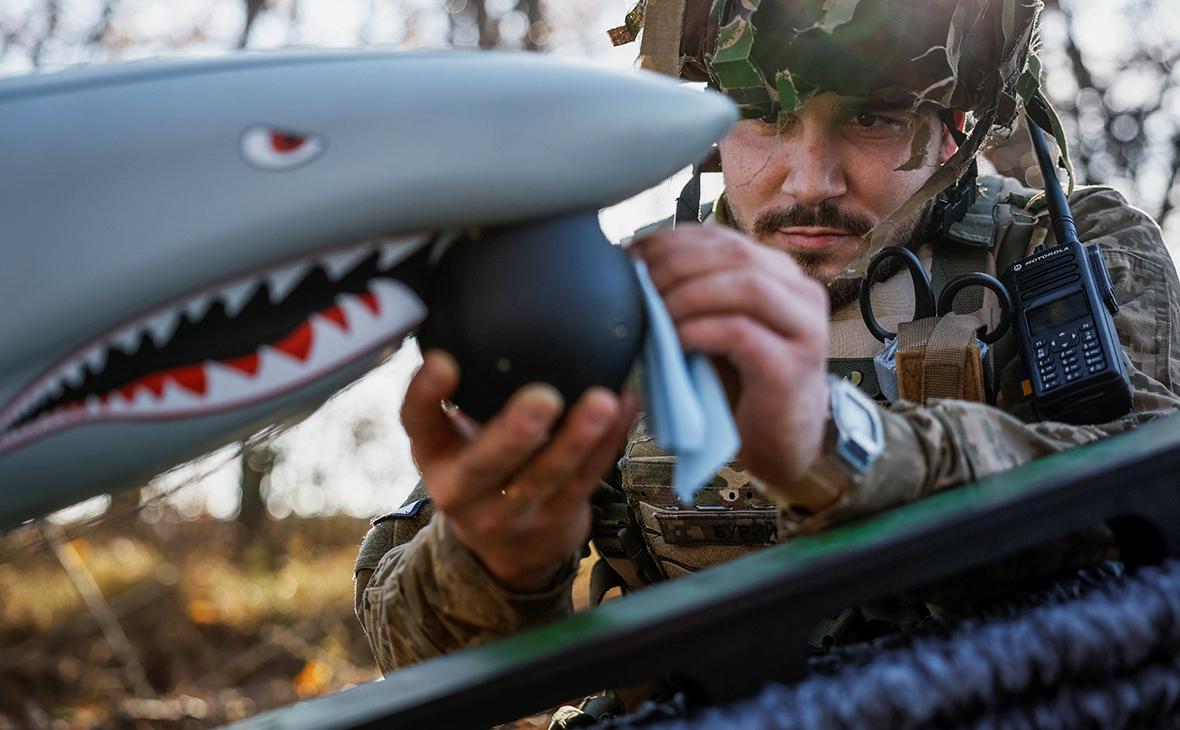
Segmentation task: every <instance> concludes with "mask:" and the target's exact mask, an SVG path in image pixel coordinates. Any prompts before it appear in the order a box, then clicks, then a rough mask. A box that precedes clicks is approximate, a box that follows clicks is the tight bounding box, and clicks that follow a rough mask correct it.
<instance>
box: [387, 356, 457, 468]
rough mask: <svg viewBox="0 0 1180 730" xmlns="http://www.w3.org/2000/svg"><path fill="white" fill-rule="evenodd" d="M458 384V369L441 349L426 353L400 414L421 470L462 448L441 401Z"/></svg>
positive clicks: (412, 379)
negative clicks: (426, 465)
mask: <svg viewBox="0 0 1180 730" xmlns="http://www.w3.org/2000/svg"><path fill="white" fill-rule="evenodd" d="M458 384H459V366H458V364H457V363H456V362H455V359H454V358H453V357H451V356H450V355H448V354H447V353H445V352H443V351H441V350H431V351H429V352H427V353H425V354H424V355H423V358H422V367H421V368H419V369H418V372H417V373H415V374H414V377H413V378H411V379H410V385H409V387H408V388H407V389H406V397H405V400H404V401H403V402H402V414H401V415H402V424H403V425H404V426H405V427H406V433H407V434H408V435H409V437H410V444H411V447H412V449H413V453H414V460H415V461H416V462H417V463H418V466H419V467H423V466H424V465H425V464H429V463H430V462H432V461H434V460H436V459H440V458H446V457H449V456H451V455H453V454H454V453H455V452H456V451H457V450H458V449H459V448H460V447H461V446H462V445H463V442H464V441H463V439H462V437H460V436H459V434H458V433H456V431H455V428H454V426H453V425H452V424H451V420H450V418H448V417H447V414H446V413H444V412H443V409H442V402H443V401H444V400H445V399H447V398H449V397H450V396H451V394H452V393H454V392H455V388H456V386H458Z"/></svg>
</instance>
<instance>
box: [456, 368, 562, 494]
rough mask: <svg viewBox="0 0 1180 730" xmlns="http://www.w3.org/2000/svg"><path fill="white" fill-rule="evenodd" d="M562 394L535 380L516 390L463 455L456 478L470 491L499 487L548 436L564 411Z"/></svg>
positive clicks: (459, 460) (476, 491)
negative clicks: (562, 410)
mask: <svg viewBox="0 0 1180 730" xmlns="http://www.w3.org/2000/svg"><path fill="white" fill-rule="evenodd" d="M561 409H562V400H561V395H560V394H559V393H558V392H557V390H555V389H554V388H553V387H552V386H550V385H543V384H539V383H534V384H531V385H526V386H525V387H523V388H521V389H520V390H519V391H517V392H516V394H515V395H513V396H512V398H511V399H510V400H509V401H508V403H507V405H505V406H504V408H503V410H501V411H500V412H499V413H498V414H496V416H495V417H494V418H493V419H492V420H491V421H489V422H488V424H487V425H486V426H484V428H483V430H482V431H481V432H480V434H479V436H478V437H477V438H476V439H475V440H474V441H472V442H471V443H470V444H468V446H467V448H466V449H464V451H463V452H462V454H460V456H459V459H458V464H457V478H458V479H459V480H460V481H462V482H463V483H464V485H465V487H464V488H465V489H467V490H470V493H472V494H475V493H478V492H485V491H489V490H492V489H497V490H498V489H499V488H500V487H501V485H502V484H503V483H504V482H505V481H507V480H508V479H509V478H511V477H512V475H513V474H515V473H516V471H517V470H519V469H520V468H521V467H522V466H523V465H524V464H525V462H526V461H527V460H528V458H529V457H530V456H531V455H532V454H533V453H534V452H535V451H536V450H537V448H538V447H539V446H540V445H541V444H542V443H543V442H544V441H545V439H546V437H548V435H549V429H550V427H552V426H553V423H554V422H555V421H556V420H557V417H558V416H559V415H560V414H561Z"/></svg>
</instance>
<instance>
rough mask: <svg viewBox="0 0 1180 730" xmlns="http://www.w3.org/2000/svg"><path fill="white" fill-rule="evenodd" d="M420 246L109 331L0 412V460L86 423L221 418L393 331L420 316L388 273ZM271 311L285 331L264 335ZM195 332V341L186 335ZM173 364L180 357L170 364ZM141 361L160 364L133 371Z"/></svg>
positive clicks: (243, 287) (349, 259)
mask: <svg viewBox="0 0 1180 730" xmlns="http://www.w3.org/2000/svg"><path fill="white" fill-rule="evenodd" d="M430 240H431V236H429V235H426V234H422V235H414V236H406V237H400V238H390V239H386V240H382V241H378V242H366V243H363V244H358V245H354V246H350V247H347V248H344V249H336V250H333V251H331V252H327V253H324V254H321V255H319V256H317V257H316V258H314V259H308V260H305V261H298V262H288V263H284V264H282V265H280V266H277V267H275V268H273V269H270V270H268V271H264V272H259V273H256V274H252V275H250V276H248V277H242V278H240V279H236V280H233V281H228V282H225V283H224V284H222V285H221V286H219V287H217V288H216V289H213V290H206V291H202V292H198V293H195V294H194V295H192V296H190V297H186V298H184V299H183V300H181V301H177V302H173V303H170V304H169V305H167V306H166V307H162V308H161V309H159V310H156V311H153V312H150V313H148V314H146V315H144V316H143V317H140V318H138V319H136V320H135V321H133V322H130V323H128V324H126V325H123V326H121V327H119V328H116V329H115V330H113V331H111V332H108V333H107V334H105V335H103V336H102V337H100V338H98V339H96V340H95V341H93V342H91V343H89V344H88V345H86V346H84V347H82V348H80V349H79V350H78V351H76V352H75V353H74V354H73V355H71V356H69V357H67V358H66V359H65V360H64V361H62V362H61V363H59V364H58V365H57V366H55V367H54V368H52V369H51V370H49V371H48V372H47V373H45V374H44V375H42V376H41V377H39V378H38V379H37V380H36V381H35V382H33V383H32V384H31V385H30V386H28V387H26V388H25V389H24V390H23V391H22V392H21V393H19V394H18V395H17V396H16V398H15V399H14V400H13V401H11V402H10V403H9V404H8V405H7V406H5V407H4V408H3V410H0V453H4V452H6V451H9V450H12V449H15V448H17V447H19V446H22V445H24V444H26V443H28V442H30V441H33V440H36V439H38V438H41V437H43V436H46V435H48V434H51V433H53V432H56V431H58V430H61V429H63V428H67V427H70V426H74V425H78V424H82V423H86V422H92V421H105V420H155V419H167V418H185V417H191V416H196V415H201V414H206V413H214V412H219V411H225V410H229V409H233V408H237V407H241V406H244V405H248V404H251V403H256V402H259V401H262V400H266V399H269V398H274V397H276V396H279V395H281V394H283V393H285V392H288V391H291V390H294V389H295V388H298V387H300V386H302V385H305V384H307V383H310V382H312V381H314V380H316V379H318V378H321V377H323V376H324V375H326V374H327V373H330V372H332V371H334V370H337V369H339V368H340V367H342V366H344V365H347V364H348V363H350V362H352V361H354V360H356V359H357V358H358V357H360V356H362V355H363V354H365V353H367V352H372V351H374V350H376V349H379V348H380V347H382V346H383V345H386V344H388V343H389V342H391V341H392V340H394V339H397V338H399V337H401V336H403V335H404V334H405V333H406V332H408V331H409V330H410V329H412V328H413V327H414V326H415V325H416V324H418V323H419V322H420V321H421V320H422V319H423V318H424V317H425V315H426V309H425V306H424V305H423V304H422V302H421V300H420V299H419V298H418V296H417V295H416V294H415V293H414V292H413V290H411V289H410V287H408V286H406V284H404V283H402V282H401V281H399V280H397V279H396V278H394V276H392V275H391V271H392V269H393V268H394V267H395V266H396V265H397V264H400V263H401V262H402V261H404V260H405V259H406V258H407V257H409V256H411V255H412V254H413V253H415V252H416V251H418V250H420V249H422V248H423V247H424V246H425V245H426V244H427V243H429V241H430ZM280 303H282V304H280ZM296 307H307V308H308V309H303V310H300V311H295V309H294V308H296ZM266 308H270V309H266ZM276 313H280V314H282V316H283V317H285V320H286V321H289V322H290V325H289V326H286V327H283V328H282V331H281V333H280V334H278V335H277V336H270V335H266V334H265V333H266V332H270V331H272V330H273V321H274V319H276V317H275V316H270V315H274V314H276ZM235 318H236V319H235ZM243 323H244V324H245V325H248V327H247V328H250V327H253V328H254V329H255V330H257V331H258V332H261V333H263V334H262V338H263V339H261V340H256V341H254V342H253V344H251V345H246V346H244V347H240V348H239V351H236V352H233V353H221V354H220V355H218V356H210V357H201V353H199V352H198V353H196V354H195V356H187V357H186V355H187V354H188V352H189V351H190V350H191V349H192V341H193V340H197V341H201V342H204V341H206V340H208V339H209V337H208V336H209V331H208V329H209V328H210V327H214V326H217V327H220V328H222V329H224V330H226V331H228V330H230V329H232V328H233V327H234V326H235V325H243ZM268 327H269V329H268ZM200 328H205V330H203V331H202V332H201V334H202V336H201V337H193V333H194V332H196V331H198V330H200ZM218 332H219V331H218ZM218 332H214V334H218ZM186 338H187V339H186ZM178 359H179V360H183V361H177V362H170V360H178ZM144 362H152V363H156V364H159V363H168V364H167V365H166V366H164V367H159V368H155V367H150V368H148V371H147V372H143V369H144V365H143V363H144ZM137 368H138V369H137ZM116 370H118V371H119V373H118V374H114V375H113V374H112V373H113V371H116ZM137 373H138V374H137ZM120 377H121V380H120Z"/></svg>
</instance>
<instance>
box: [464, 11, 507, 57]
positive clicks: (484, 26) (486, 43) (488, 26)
mask: <svg viewBox="0 0 1180 730" xmlns="http://www.w3.org/2000/svg"><path fill="white" fill-rule="evenodd" d="M468 2H470V3H471V4H472V5H474V6H475V27H476V28H478V29H479V47H480V48H485V49H486V48H495V47H496V46H498V45H500V26H499V23H498V22H496V21H497V20H498V18H492V17H491V15H489V14H488V6H487V3H486V1H485V0H468Z"/></svg>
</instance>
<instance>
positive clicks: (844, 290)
mask: <svg viewBox="0 0 1180 730" xmlns="http://www.w3.org/2000/svg"><path fill="white" fill-rule="evenodd" d="M725 207H726V213H727V214H728V217H729V220H731V221H733V223H734V224H735V225H736V226H737V227H738V229H739V230H741V231H742V232H744V233H746V235H749V236H752V237H753V238H755V239H758V240H761V239H764V238H766V237H769V236H770V235H771V234H773V233H774V232H775V231H778V230H780V229H782V228H792V227H809V228H835V229H839V230H845V231H848V232H850V233H851V234H853V235H857V236H862V237H863V236H867V235H868V234H869V233H870V232H871V231H872V229H873V222H872V221H871V220H869V219H868V218H866V217H865V216H862V215H859V214H857V213H852V212H849V211H845V210H841V209H840V208H839V206H837V205H836V204H835V203H833V202H832V201H825V202H824V203H822V204H820V205H819V206H817V207H815V208H808V207H805V206H802V205H798V204H796V205H793V206H791V207H790V208H776V209H773V210H768V211H763V212H762V213H759V214H758V215H757V216H756V217H755V218H754V222H753V225H749V224H747V223H746V222H745V221H743V220H742V219H741V218H739V217H738V216H737V214H736V211H734V210H733V208H732V207H731V206H730V205H729V203H728V201H726V202H725ZM928 208H929V206H928V205H927V206H924V207H922V208H919V209H918V210H917V211H915V212H914V213H913V214H911V215H910V216H909V217H908V218H907V219H906V220H903V221H900V222H899V223H898V224H897V225H895V226H894V227H893V230H892V231H890V233H889V236H888V237H887V238H886V239H885V244H884V245H883V246H882V247H881V248H890V247H892V246H904V247H906V248H908V249H909V250H911V251H916V250H917V249H918V247H919V246H920V245H921V244H920V241H919V237H918V236H917V235H915V234H916V233H917V232H918V231H919V229H920V228H921V224H922V222H923V221H924V220H925V217H926V211H927V210H928ZM790 256H791V258H792V259H794V260H795V263H796V264H798V265H799V268H800V269H802V270H803V273H804V274H806V275H807V276H809V277H811V278H812V279H815V280H816V281H818V282H820V283H821V284H823V285H824V286H826V287H827V288H828V302H829V307H830V311H832V312H835V311H838V310H840V309H842V308H844V307H845V306H847V305H848V304H850V303H852V302H854V301H856V299H857V298H858V297H859V296H860V286H861V282H862V281H864V277H856V278H848V277H843V276H837V277H836V278H834V279H832V280H831V281H823V280H822V279H821V278H820V276H819V272H820V267H821V266H822V265H823V264H824V263H826V261H827V259H826V257H825V256H824V254H822V253H814V252H810V251H803V252H798V253H792V254H790ZM900 270H901V264H900V262H899V260H898V259H891V260H889V261H886V262H884V263H883V264H882V266H881V269H880V272H879V273H878V274H877V276H876V277H875V278H876V279H877V280H878V281H884V280H885V279H888V278H889V277H891V276H893V275H894V274H896V273H897V272H898V271H900Z"/></svg>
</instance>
